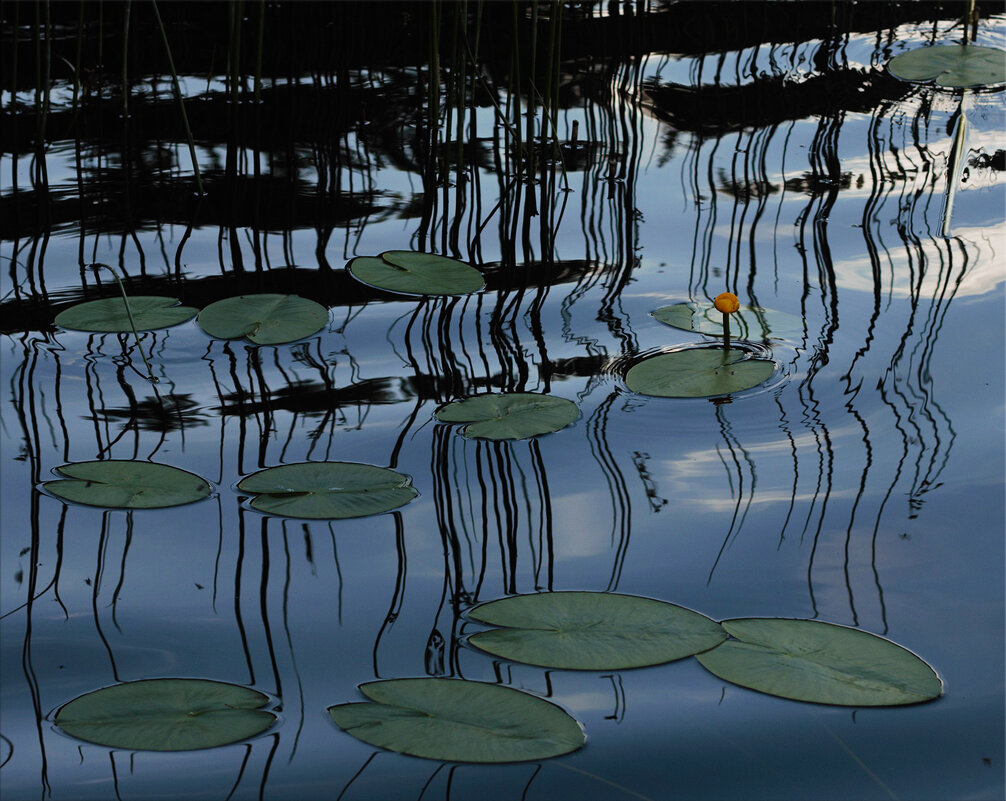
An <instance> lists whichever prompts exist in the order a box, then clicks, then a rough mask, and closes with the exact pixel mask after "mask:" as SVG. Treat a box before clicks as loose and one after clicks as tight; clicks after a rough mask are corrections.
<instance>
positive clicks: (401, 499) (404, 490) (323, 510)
mask: <svg viewBox="0 0 1006 801" xmlns="http://www.w3.org/2000/svg"><path fill="white" fill-rule="evenodd" d="M238 489H239V490H241V491H242V492H249V493H254V494H255V495H256V496H257V497H255V498H253V499H252V501H251V505H252V507H253V508H255V509H258V510H259V511H260V512H266V513H267V514H272V515H283V516H285V517H306V518H311V519H314V520H332V519H339V518H346V517H365V516H367V515H376V514H380V513H381V512H388V511H390V510H392V509H397V508H398V507H399V506H404V505H405V504H407V503H408V502H409V501H411V500H412V499H413V498H415V497H417V496H418V495H419V493H418V492H416V490H415V489H413V487H412V485H411V483H410V481H409V477H408V476H406V475H402V474H401V473H396V472H395V471H394V470H389V469H388V468H386V467H375V466H374V465H371V464H359V463H357V462H301V463H299V464H285V465H280V466H279V467H270V468H267V469H266V470H261V471H259V472H258V473H253V474H252V475H250V476H248V477H247V478H245V479H243V480H242V481H240V482H239V483H238Z"/></svg>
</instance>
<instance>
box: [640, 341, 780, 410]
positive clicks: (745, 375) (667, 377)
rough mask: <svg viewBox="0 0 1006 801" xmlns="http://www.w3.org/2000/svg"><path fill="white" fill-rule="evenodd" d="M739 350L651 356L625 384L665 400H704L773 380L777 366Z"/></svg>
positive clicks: (696, 351) (710, 350)
mask: <svg viewBox="0 0 1006 801" xmlns="http://www.w3.org/2000/svg"><path fill="white" fill-rule="evenodd" d="M746 356H747V354H746V353H745V352H744V351H742V350H738V349H736V348H730V349H729V350H726V351H724V350H723V349H722V348H688V349H686V350H677V351H674V352H672V353H661V354H660V355H659V356H651V357H650V358H649V359H644V360H643V361H641V362H639V363H638V364H636V365H633V366H632V367H631V368H630V369H629V372H628V373H626V375H625V383H626V385H627V386H628V387H629V389H631V390H632V391H633V392H638V393H639V394H641V395H656V396H657V397H661V398H704V397H710V396H714V395H729V394H730V393H731V392H740V391H741V390H745V389H750V388H751V387H756V386H758V385H759V384H761V383H763V382H765V381H767V380H768V379H769V378H771V376H772V373H773V372H774V371H775V363H774V362H772V361H769V360H768V359H749V358H746Z"/></svg>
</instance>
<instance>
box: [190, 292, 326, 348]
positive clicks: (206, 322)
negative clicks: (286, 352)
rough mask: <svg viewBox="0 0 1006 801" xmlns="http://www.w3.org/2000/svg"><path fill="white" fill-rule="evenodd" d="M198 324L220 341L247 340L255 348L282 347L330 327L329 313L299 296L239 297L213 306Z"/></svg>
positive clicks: (202, 314) (220, 301)
mask: <svg viewBox="0 0 1006 801" xmlns="http://www.w3.org/2000/svg"><path fill="white" fill-rule="evenodd" d="M197 322H198V323H199V325H200V327H201V328H202V329H203V330H204V331H205V332H206V333H207V334H209V335H210V336H213V337H219V338H220V339H239V338H241V337H247V338H248V339H250V340H251V341H252V342H254V343H255V344H256V345H279V344H282V343H284V342H295V341H296V340H298V339H303V338H304V337H309V336H311V334H314V333H317V332H318V331H320V330H321V329H322V328H324V327H325V325H326V323H328V309H326V308H325V307H324V306H322V305H321V304H320V303H315V302H314V301H313V300H308V299H307V298H302V297H299V296H297V295H274V294H269V293H265V294H261V295H239V296H238V297H235V298H225V299H224V300H218V301H217V302H216V303H211V304H210V305H209V306H207V307H206V308H205V309H203V310H202V311H201V312H199V317H198V318H197Z"/></svg>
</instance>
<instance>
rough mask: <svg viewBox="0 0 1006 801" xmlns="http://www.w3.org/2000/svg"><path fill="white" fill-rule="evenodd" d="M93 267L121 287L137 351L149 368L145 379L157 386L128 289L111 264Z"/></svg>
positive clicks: (100, 264)
mask: <svg viewBox="0 0 1006 801" xmlns="http://www.w3.org/2000/svg"><path fill="white" fill-rule="evenodd" d="M93 267H94V269H95V270H98V269H100V268H102V267H104V268H105V269H106V270H108V271H109V272H110V273H111V274H112V277H113V278H115V283H117V284H118V285H119V291H120V292H121V293H122V302H123V304H125V306H126V317H128V318H129V327H130V328H132V329H133V338H134V339H135V340H136V349H137V350H138V351H139V352H140V356H141V357H142V358H143V364H144V366H145V367H146V368H147V375H146V376H145V378H146V379H147V380H148V381H151V382H153V383H155V384H156V383H157V376H155V375H154V371H153V368H151V366H150V362H149V361H147V354H146V353H144V352H143V346H142V345H141V344H140V335H139V333H138V332H137V330H136V321H135V320H134V319H133V310H132V309H130V308H129V296H128V295H126V288H125V287H124V286H123V285H122V281H121V280H120V279H119V273H118V272H117V271H116V270H115V268H114V267H112V266H111V265H110V264H102V263H100V262H98V263H96V264H94V265H93Z"/></svg>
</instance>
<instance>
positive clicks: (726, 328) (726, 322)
mask: <svg viewBox="0 0 1006 801" xmlns="http://www.w3.org/2000/svg"><path fill="white" fill-rule="evenodd" d="M729 349H730V315H729V314H727V313H726V312H723V350H729Z"/></svg>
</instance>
